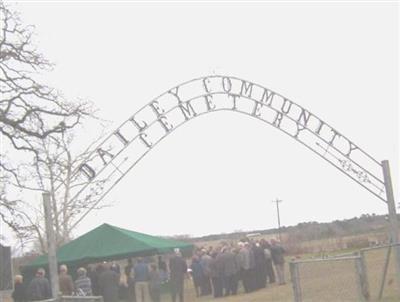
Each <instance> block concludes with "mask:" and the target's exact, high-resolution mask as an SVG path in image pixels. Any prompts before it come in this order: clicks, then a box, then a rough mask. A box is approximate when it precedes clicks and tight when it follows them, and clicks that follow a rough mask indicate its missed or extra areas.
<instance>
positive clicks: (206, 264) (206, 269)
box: [200, 249, 212, 296]
mask: <svg viewBox="0 0 400 302" xmlns="http://www.w3.org/2000/svg"><path fill="white" fill-rule="evenodd" d="M200 255H201V256H200V264H201V268H202V269H203V273H204V280H203V282H202V287H201V294H202V295H204V296H207V295H211V294H212V286H211V277H210V262H211V260H212V258H211V256H210V255H208V254H207V251H206V250H205V249H202V250H201V252H200Z"/></svg>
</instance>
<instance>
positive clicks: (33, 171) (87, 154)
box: [7, 131, 107, 252]
mask: <svg viewBox="0 0 400 302" xmlns="http://www.w3.org/2000/svg"><path fill="white" fill-rule="evenodd" d="M100 137H102V136H100ZM100 137H99V139H100ZM97 142H98V140H95V141H94V142H93V143H92V144H91V145H90V146H89V147H88V148H86V149H85V150H77V151H75V152H74V151H73V150H74V149H76V145H79V142H78V141H77V137H76V136H75V134H74V132H73V131H66V132H64V133H63V134H62V135H56V136H53V135H49V136H47V137H46V138H44V139H41V140H37V141H36V142H35V144H32V147H34V148H35V150H37V151H38V152H37V156H36V157H35V158H34V160H33V161H32V162H28V163H21V164H20V165H19V166H18V169H17V171H18V174H19V177H18V178H9V179H8V182H7V185H8V186H9V187H11V188H15V189H18V190H19V192H20V194H19V195H20V196H22V197H21V199H22V203H23V204H24V209H23V210H20V211H19V213H20V215H22V218H23V219H21V220H20V221H19V222H18V228H19V229H20V230H24V232H23V233H22V234H20V236H21V239H23V240H24V241H25V242H26V241H29V240H34V241H37V242H38V243H39V244H40V247H41V250H42V252H44V251H45V250H46V244H45V236H44V232H45V226H44V224H43V221H44V219H43V211H42V204H41V202H38V203H36V204H35V202H29V201H27V200H24V198H29V196H30V195H32V194H30V192H31V193H32V192H38V193H40V192H42V191H45V190H48V191H49V192H50V193H51V206H52V212H53V225H54V230H55V234H56V242H57V245H58V246H60V245H62V244H64V243H66V242H68V241H69V240H70V239H71V232H72V231H73V227H74V222H75V221H76V220H77V219H79V218H80V217H81V215H83V214H84V213H85V212H86V211H87V210H88V209H91V210H92V209H98V208H100V206H96V201H97V199H96V198H97V196H96V195H93V196H92V197H91V198H90V199H87V198H84V199H83V198H71V197H72V196H71V194H72V193H73V192H76V191H77V190H79V188H81V187H82V186H84V185H85V184H86V180H83V181H82V178H80V176H81V175H80V174H78V173H74V172H75V171H76V170H77V169H78V167H79V165H80V164H81V163H82V162H85V161H88V160H90V159H91V157H92V156H95V153H93V152H91V151H92V149H93V147H94V146H95V145H96V144H97ZM78 149H79V148H78ZM27 196H28V197H27ZM104 206H107V205H104V204H103V205H102V206H101V207H104Z"/></svg>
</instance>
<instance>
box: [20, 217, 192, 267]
mask: <svg viewBox="0 0 400 302" xmlns="http://www.w3.org/2000/svg"><path fill="white" fill-rule="evenodd" d="M175 248H179V249H182V250H185V249H192V248H193V244H190V243H185V242H180V241H176V240H170V239H164V238H160V237H155V236H150V235H147V234H143V233H138V232H134V231H130V230H126V229H121V228H118V227H115V226H112V225H110V224H107V223H104V224H102V225H100V226H99V227H97V228H95V229H93V230H91V231H90V232H88V233H86V234H83V235H82V236H80V237H78V238H77V239H75V240H73V241H71V242H69V243H67V244H65V245H63V246H62V247H60V248H59V249H58V250H57V261H58V263H59V264H61V263H63V264H67V265H81V264H87V263H95V262H101V261H107V260H118V259H124V258H128V257H139V256H151V255H156V254H162V253H168V252H172V251H173V250H174V249H175ZM47 264H48V262H47V255H42V256H39V257H38V258H36V259H35V260H34V261H33V262H32V263H30V264H29V265H27V266H25V269H34V268H38V267H41V266H47Z"/></svg>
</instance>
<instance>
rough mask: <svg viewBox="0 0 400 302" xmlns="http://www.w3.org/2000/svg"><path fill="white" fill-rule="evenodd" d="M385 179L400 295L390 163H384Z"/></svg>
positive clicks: (399, 251)
mask: <svg viewBox="0 0 400 302" xmlns="http://www.w3.org/2000/svg"><path fill="white" fill-rule="evenodd" d="M382 168H383V177H384V181H385V189H386V200H387V205H388V210H389V228H390V238H391V241H392V244H397V245H396V246H394V247H393V248H394V252H395V257H396V275H397V288H398V291H399V294H400V241H399V224H398V220H397V214H396V205H395V202H394V193H393V186H392V179H391V176H390V167H389V161H388V160H383V161H382Z"/></svg>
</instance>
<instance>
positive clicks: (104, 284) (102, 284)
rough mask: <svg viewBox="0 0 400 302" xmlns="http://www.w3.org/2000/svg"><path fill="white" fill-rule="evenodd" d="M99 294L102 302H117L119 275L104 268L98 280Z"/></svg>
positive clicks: (108, 268)
mask: <svg viewBox="0 0 400 302" xmlns="http://www.w3.org/2000/svg"><path fill="white" fill-rule="evenodd" d="M98 286H99V294H100V295H101V296H103V300H104V302H118V298H119V297H118V293H119V274H118V273H117V272H115V270H112V269H111V268H110V267H105V269H104V271H103V272H102V273H101V274H100V276H99V280H98Z"/></svg>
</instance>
